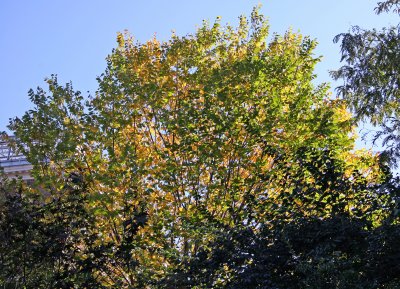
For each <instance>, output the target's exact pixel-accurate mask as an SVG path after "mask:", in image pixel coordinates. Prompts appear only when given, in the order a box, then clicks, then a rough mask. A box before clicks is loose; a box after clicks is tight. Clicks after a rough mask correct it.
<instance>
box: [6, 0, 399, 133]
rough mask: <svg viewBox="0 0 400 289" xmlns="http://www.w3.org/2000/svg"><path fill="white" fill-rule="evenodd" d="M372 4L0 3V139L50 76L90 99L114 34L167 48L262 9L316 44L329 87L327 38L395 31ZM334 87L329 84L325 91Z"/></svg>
mask: <svg viewBox="0 0 400 289" xmlns="http://www.w3.org/2000/svg"><path fill="white" fill-rule="evenodd" d="M376 2H377V1H374V0H335V1H328V0H302V1H300V0H262V1H259V0H257V1H253V0H201V1H200V0H198V1H197V0H196V1H190V0H168V1H167V0H147V1H139V0H130V1H129V0H113V1H109V0H108V1H106V0H69V1H66V0H57V1H54V0H35V1H33V0H0V39H1V45H0V55H1V58H2V63H1V69H0V87H1V90H0V131H1V130H5V129H6V125H7V124H8V119H9V118H11V117H14V116H22V114H23V113H24V112H25V111H26V110H28V109H30V108H31V107H32V106H31V104H30V101H29V99H28V95H27V91H28V90H29V89H30V88H36V87H37V86H42V87H46V85H45V83H44V81H43V80H44V78H45V77H48V76H50V75H51V74H57V75H58V78H59V81H60V83H65V82H68V81H72V83H73V86H74V88H75V89H77V90H80V91H82V92H86V91H89V92H91V93H92V94H93V93H94V92H95V90H96V77H97V76H98V75H100V74H101V73H102V72H103V70H104V68H105V65H106V62H105V58H106V56H107V55H108V54H109V53H110V52H111V50H112V48H113V47H115V44H116V42H115V39H116V35H117V32H118V31H123V30H125V29H127V30H128V31H129V32H130V33H131V34H132V35H134V36H135V38H136V39H137V40H138V41H140V42H144V41H146V40H147V39H149V38H151V37H153V35H154V34H156V35H157V38H159V39H161V40H166V39H168V37H169V36H170V35H171V31H172V30H175V31H176V33H177V34H178V35H185V34H188V33H191V32H194V31H195V30H196V27H197V26H198V25H200V24H201V23H202V20H203V19H206V20H209V21H211V22H213V21H214V19H215V18H216V17H217V16H221V17H222V21H221V23H230V24H236V23H237V17H238V16H239V15H241V14H245V15H249V14H250V12H251V10H252V8H253V7H254V6H256V5H258V4H261V5H262V8H261V12H262V13H263V14H264V15H266V16H267V17H268V18H269V21H270V25H271V32H277V33H279V34H283V33H284V32H285V31H286V30H287V29H289V28H290V27H291V28H292V29H293V30H294V31H299V32H300V33H302V34H303V35H310V36H311V37H312V38H315V39H317V41H318V42H319V46H318V47H317V50H316V54H317V55H323V57H324V58H323V62H322V63H321V64H319V65H318V67H317V70H316V73H317V74H318V78H317V81H318V82H331V79H330V78H329V74H328V70H332V69H335V68H338V67H339V65H340V63H339V59H340V54H339V45H338V44H333V42H332V39H333V37H334V36H335V35H336V34H338V33H340V32H346V31H348V30H349V28H350V26H351V25H359V26H361V27H366V28H370V27H379V28H380V27H383V26H387V25H388V24H396V23H397V22H398V17H397V16H395V15H391V14H382V15H380V16H377V15H375V14H374V12H373V8H374V7H375V5H376ZM332 86H333V87H334V84H333V85H332Z"/></svg>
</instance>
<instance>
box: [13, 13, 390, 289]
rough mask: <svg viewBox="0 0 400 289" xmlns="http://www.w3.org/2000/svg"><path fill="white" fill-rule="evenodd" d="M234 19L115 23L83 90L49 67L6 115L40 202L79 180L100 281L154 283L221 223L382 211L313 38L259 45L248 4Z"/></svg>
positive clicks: (370, 165)
mask: <svg viewBox="0 0 400 289" xmlns="http://www.w3.org/2000/svg"><path fill="white" fill-rule="evenodd" d="M239 20H240V23H239V26H238V27H237V28H233V27H231V26H229V25H227V26H221V25H220V20H217V21H216V22H215V23H214V24H213V25H212V26H210V25H209V24H208V23H206V22H205V23H204V24H203V26H202V27H201V28H200V29H198V31H197V32H196V33H195V34H193V35H187V36H184V37H178V36H176V35H172V37H171V39H170V40H168V41H167V42H162V43H160V42H159V41H158V40H157V39H155V38H154V39H152V40H150V41H148V42H146V43H144V44H141V43H135V42H134V40H133V38H132V37H131V36H129V35H128V34H119V35H118V38H117V41H118V47H117V48H116V49H115V50H114V51H113V52H112V53H111V55H110V56H109V57H108V58H107V69H106V71H105V73H104V74H102V75H101V76H100V77H99V78H98V82H99V89H98V91H97V92H96V94H95V96H93V97H88V98H87V99H86V100H85V99H84V98H83V97H82V95H81V93H80V92H76V91H74V90H73V88H72V85H71V84H67V85H66V86H65V87H63V86H61V85H59V84H58V81H57V78H56V77H55V76H53V77H52V78H50V79H48V80H47V82H48V85H49V91H48V92H46V91H45V90H43V89H38V90H37V91H36V92H35V91H33V90H32V91H30V93H29V94H30V97H31V100H32V101H33V103H34V105H35V108H34V109H32V110H30V111H28V112H27V113H26V114H25V115H24V116H23V117H22V118H15V119H14V120H12V121H11V123H10V126H9V128H10V129H11V131H13V132H14V133H15V136H16V138H15V143H14V145H15V146H17V147H19V149H21V150H22V151H23V152H24V154H26V156H27V158H28V160H29V161H30V162H31V163H32V164H33V165H34V169H33V174H34V176H35V179H36V181H37V183H38V185H39V184H40V186H41V188H42V190H45V191H47V192H49V194H47V195H45V196H44V197H43V198H42V202H43V203H44V204H48V203H49V202H51V201H52V199H53V198H54V197H55V196H60V197H62V194H63V191H62V189H61V188H63V187H64V186H65V182H66V181H65V176H77V177H78V179H80V180H81V181H82V182H83V183H84V184H85V190H84V191H81V192H80V193H82V194H84V197H85V200H87V202H84V203H83V206H84V209H85V211H87V212H88V214H89V215H90V216H91V217H92V218H93V220H92V222H93V226H94V227H95V228H96V230H98V232H99V233H98V234H99V236H101V237H99V239H97V240H96V242H95V243H94V244H97V247H96V248H99V250H100V252H101V254H100V256H103V257H104V255H105V256H106V257H107V258H109V259H107V260H109V261H110V262H108V263H107V266H106V267H105V269H104V268H103V267H101V268H100V269H99V271H98V273H97V276H102V278H101V282H102V285H103V286H106V287H110V288H115V287H118V288H146V286H147V287H155V286H158V284H159V281H160V280H162V279H163V278H164V277H165V276H166V275H167V274H168V272H173V271H174V270H175V269H176V268H177V267H178V266H179V264H183V263H184V262H186V261H187V260H191V258H193V256H196V255H197V254H198V253H199V252H201V250H203V249H204V248H205V247H207V246H208V244H210V242H213V241H214V240H215V239H216V238H217V237H218V234H219V232H220V231H221V230H227V229H229V228H235V227H245V228H246V229H248V230H250V231H252V232H257V231H258V230H259V229H260V227H262V226H270V227H271V228H273V227H276V226H278V225H279V226H284V225H285V224H288V223H290V222H291V221H293V220H295V219H297V218H302V217H306V216H308V217H309V216H314V217H315V218H320V219H325V218H328V217H330V216H331V215H337V214H341V213H344V212H348V214H350V215H353V216H359V214H360V212H366V211H369V210H371V214H368V215H367V219H368V220H369V221H370V222H372V223H374V224H375V225H376V226H378V225H379V224H381V223H382V222H383V221H384V220H385V219H386V217H387V216H388V215H390V213H391V211H390V210H381V207H382V206H383V207H384V205H386V204H387V203H390V202H391V201H392V200H391V199H390V198H389V197H388V195H387V194H378V193H376V192H375V191H371V190H369V188H370V187H372V186H374V185H377V184H379V183H381V182H382V181H383V177H382V171H381V168H380V167H379V164H378V162H377V159H376V157H375V156H374V155H372V154H371V153H368V152H355V151H354V150H353V146H354V136H353V134H352V132H353V126H352V120H351V117H350V115H349V113H348V112H347V110H346V106H345V104H344V102H343V101H341V100H338V99H331V98H330V97H329V95H328V86H327V85H326V84H322V85H320V86H314V85H313V84H312V80H313V79H314V78H315V75H314V72H313V69H314V65H315V64H316V63H317V62H318V61H319V58H318V57H315V56H314V55H313V49H314V47H315V45H316V43H315V41H313V40H311V39H309V38H308V37H302V36H301V35H299V34H295V33H293V32H291V31H289V32H287V33H286V34H285V35H284V36H278V35H275V36H274V37H273V38H272V40H271V41H270V43H268V44H267V42H266V38H267V37H268V35H269V26H268V23H267V22H266V21H265V19H264V17H263V16H262V15H260V14H259V13H258V10H257V9H255V10H254V11H253V13H252V15H251V18H250V19H249V20H248V19H247V18H246V17H240V19H239ZM314 163H316V164H314ZM330 177H331V178H330ZM37 195H42V196H43V194H41V193H40V192H37ZM377 204H379V205H377ZM377 207H379V208H378V209H376V210H373V209H374V208H377ZM89 248H91V247H89ZM103 257H101V258H100V257H99V258H100V259H101V260H102V258H103ZM102 264H104V263H102Z"/></svg>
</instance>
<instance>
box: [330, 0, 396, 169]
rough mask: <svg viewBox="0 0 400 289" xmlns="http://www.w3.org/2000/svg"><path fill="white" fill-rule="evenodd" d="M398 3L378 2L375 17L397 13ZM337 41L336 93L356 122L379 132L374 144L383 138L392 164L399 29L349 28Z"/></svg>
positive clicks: (333, 74) (394, 147)
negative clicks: (345, 101)
mask: <svg viewBox="0 0 400 289" xmlns="http://www.w3.org/2000/svg"><path fill="white" fill-rule="evenodd" d="M399 7H400V2H399V1H397V0H388V1H384V2H379V3H378V6H377V7H376V10H375V11H376V13H377V14H381V13H383V12H388V11H391V10H393V12H394V13H399V12H400V10H399ZM334 41H335V42H339V41H341V53H342V58H341V60H342V61H344V62H346V63H347V64H346V65H344V66H342V67H341V68H340V69H339V70H337V71H334V72H332V76H333V78H334V79H336V80H338V79H342V80H343V85H341V86H339V87H338V88H337V90H338V92H339V93H340V94H341V95H342V96H343V97H344V99H346V100H347V101H348V103H349V106H350V108H351V109H352V110H353V112H354V113H355V117H356V120H357V121H363V120H366V121H370V122H371V123H372V124H373V125H374V126H380V127H381V129H380V131H378V132H377V133H376V134H375V135H374V138H373V140H374V142H375V141H376V140H378V139H380V138H383V145H384V146H385V147H386V154H385V155H387V156H391V157H392V159H391V161H392V163H395V162H396V159H398V158H399V157H400V153H399V151H400V150H399V148H400V139H399V124H400V123H399V114H400V110H399V105H398V103H399V98H400V94H399V84H400V83H399V79H400V77H399V74H400V73H399V65H398V63H399V61H400V58H399V57H400V53H399V51H400V50H399V47H400V36H399V26H398V25H396V26H391V27H386V28H383V29H382V30H377V29H372V30H366V29H362V28H360V27H358V26H354V27H352V29H351V31H350V32H348V33H341V34H339V35H337V36H336V37H335V39H334Z"/></svg>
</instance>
